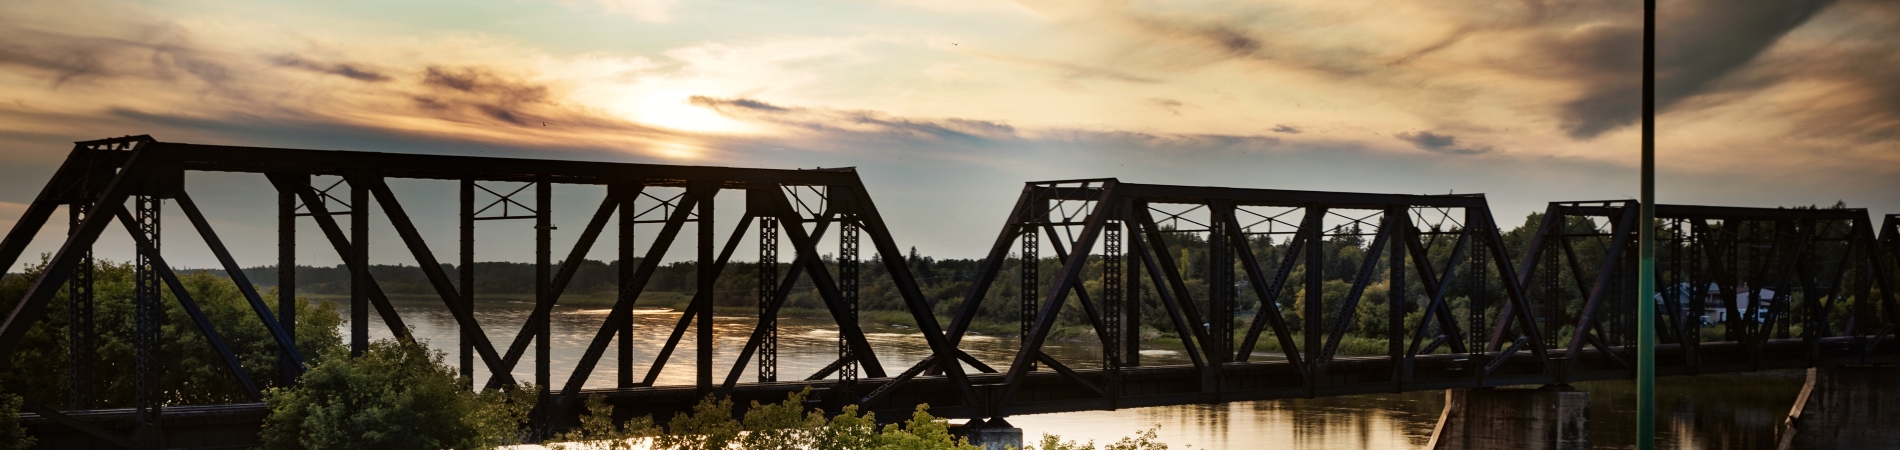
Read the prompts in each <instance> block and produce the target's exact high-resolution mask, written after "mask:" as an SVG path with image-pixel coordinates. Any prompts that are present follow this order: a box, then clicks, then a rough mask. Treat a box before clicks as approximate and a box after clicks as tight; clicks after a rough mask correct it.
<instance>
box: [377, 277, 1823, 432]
mask: <svg viewBox="0 0 1900 450" xmlns="http://www.w3.org/2000/svg"><path fill="white" fill-rule="evenodd" d="M394 302H395V306H396V309H397V311H398V312H399V313H400V314H401V315H402V317H403V320H404V321H405V322H406V323H407V324H408V325H409V326H410V327H411V328H413V329H414V330H415V334H416V336H417V337H418V338H420V339H423V340H425V341H427V342H428V343H429V345H430V346H431V347H434V348H436V349H439V350H442V351H444V352H447V353H449V355H450V356H449V359H450V361H451V363H453V361H454V359H455V356H454V355H455V342H456V339H455V336H456V327H455V320H454V318H453V317H452V316H451V315H450V314H449V313H448V311H447V310H446V309H444V308H443V307H442V306H441V303H440V302H439V301H425V300H394ZM532 307H533V305H532V304H531V303H528V302H519V301H484V302H482V303H480V304H479V305H477V306H476V320H477V321H479V322H480V323H482V324H483V325H482V326H483V328H485V329H486V331H487V333H488V338H489V339H490V340H491V341H493V342H494V343H495V345H496V347H497V348H498V350H500V349H505V348H506V345H507V343H508V342H510V341H511V340H512V339H513V338H514V336H513V333H514V332H515V331H517V330H519V327H520V326H521V324H522V323H523V321H525V320H526V318H527V316H528V312H529V311H530V309H531V308H532ZM606 314H607V310H606V309H604V308H585V307H566V306H562V307H556V308H555V310H554V314H553V316H552V317H551V324H552V327H553V329H552V330H551V335H552V336H553V341H552V343H551V345H550V346H551V349H552V351H553V358H552V361H551V362H550V366H551V367H552V373H553V374H554V377H555V379H554V384H555V385H556V386H559V385H561V384H563V383H564V382H565V381H566V376H567V375H568V374H569V373H571V372H572V371H573V369H574V366H575V364H576V363H577V362H578V360H579V359H580V355H581V353H582V352H583V351H585V350H586V346H587V344H588V342H590V341H591V340H592V339H593V337H594V336H595V334H596V333H597V332H598V331H599V330H600V323H601V321H602V320H603V319H604V318H605V317H606ZM679 315H680V313H679V312H677V311H671V310H640V311H637V312H636V313H635V315H634V318H635V321H634V333H633V335H634V342H635V343H636V346H635V350H634V361H635V362H634V370H635V377H634V378H635V379H640V378H643V377H644V376H645V370H646V367H648V365H649V364H650V363H651V361H652V360H653V358H654V357H655V355H656V354H657V353H658V352H659V349H660V347H661V346H662V345H664V344H665V343H666V338H667V336H668V334H669V333H670V332H671V330H672V327H673V325H674V324H675V323H676V322H677V321H678V320H679ZM371 320H372V321H373V322H374V323H372V324H371V325H370V330H371V333H372V339H382V338H389V337H390V336H391V335H390V333H389V330H388V328H387V327H384V326H383V325H382V323H380V321H378V320H376V319H375V318H374V317H373V315H372V319H371ZM713 322H714V326H713V332H714V335H715V337H714V341H715V347H714V348H715V350H714V352H713V355H714V356H713V358H714V365H713V367H715V368H719V369H717V370H718V371H717V372H715V373H716V375H715V378H717V379H723V378H724V374H725V371H726V370H730V368H731V367H732V363H733V358H734V357H736V356H737V354H738V352H739V350H740V348H741V347H742V346H743V345H744V344H745V339H746V338H747V337H748V336H749V335H750V334H751V332H752V324H753V323H755V319H754V318H752V317H715V318H714V320H713ZM864 328H865V332H866V333H867V338H868V339H870V340H871V345H872V347H873V348H874V349H876V350H877V351H878V352H879V353H878V354H877V358H878V360H879V361H880V362H882V363H883V365H884V367H886V370H888V371H893V372H895V371H897V370H902V368H903V367H907V366H908V365H909V364H911V363H914V362H916V361H917V360H919V359H922V358H923V357H924V356H925V355H927V354H928V348H927V347H926V346H925V345H924V343H923V339H922V338H921V336H919V335H918V334H917V332H916V331H915V330H912V329H909V328H907V327H900V326H889V325H878V324H868V323H867V324H865V326H864ZM343 329H344V330H345V333H347V330H348V329H349V328H348V324H345V325H344V327H343ZM837 336H838V334H837V331H836V327H835V326H832V325H829V320H828V319H821V318H783V319H780V327H779V373H780V377H781V378H785V379H789V378H794V377H798V378H802V377H804V376H806V375H808V374H810V373H812V372H815V371H817V370H818V369H820V368H823V367H824V365H825V364H828V363H830V362H831V361H832V360H834V359H836V358H837V345H838V344H837V339H838V338H837ZM1095 347H1096V346H1095V345H1093V344H1092V343H1080V342H1077V343H1068V342H1052V343H1050V344H1049V345H1048V346H1047V348H1046V349H1045V351H1046V352H1048V353H1049V354H1050V355H1051V356H1054V357H1056V358H1058V359H1061V360H1064V361H1076V362H1078V363H1076V364H1074V365H1076V366H1093V365H1092V364H1086V363H1083V362H1087V361H1098V360H1099V359H1100V353H1099V349H1098V348H1095ZM693 348H694V344H693V333H691V332H690V331H689V332H688V333H687V335H686V337H685V338H683V339H682V341H681V343H680V346H679V348H678V349H677V350H676V351H675V352H674V353H673V355H672V361H670V362H669V363H668V364H666V366H665V367H666V370H663V371H662V372H661V373H660V375H659V378H658V379H659V383H658V384H660V385H689V384H692V383H693V367H694V363H695V355H694V353H695V352H694V351H693V350H692V349H693ZM962 348H963V349H964V350H966V351H969V352H970V353H971V354H972V355H974V356H976V357H977V358H979V359H982V360H984V361H986V362H990V363H992V364H993V365H1006V364H1007V362H1008V360H1009V358H1010V357H1011V356H1012V355H1013V354H1014V351H1013V350H1014V349H1015V348H1016V339H1015V338H1014V337H991V336H969V337H966V338H964V343H963V344H962ZM532 352H533V350H532V349H530V350H529V354H528V355H527V356H525V357H524V358H523V359H522V363H521V364H519V365H518V366H517V367H516V368H515V372H514V376H515V378H516V379H519V380H533V379H534V373H533V364H532V363H531V361H532V360H531V358H532V357H533V354H532ZM615 354H616V353H615V352H614V351H611V350H610V351H608V352H607V353H606V356H604V357H603V358H602V359H601V361H600V364H599V365H598V369H597V370H595V372H594V374H593V375H592V376H591V377H589V378H588V380H587V383H586V386H587V387H589V388H606V387H612V386H613V385H614V383H615V381H616V380H617V379H618V378H617V376H616V374H615V370H616V367H618V365H617V362H616V361H615ZM1142 355H1143V356H1142V358H1143V361H1142V362H1143V363H1144V364H1149V365H1160V364H1186V363H1188V361H1187V358H1186V357H1185V355H1182V354H1181V353H1180V352H1179V351H1177V350H1175V349H1169V348H1161V347H1156V348H1145V349H1143V350H1142ZM999 363H1000V364H999ZM476 367H477V368H476V371H475V374H476V381H477V382H478V383H479V382H482V381H483V380H486V379H487V371H486V369H485V368H482V367H481V365H480V364H477V366H476ZM753 369H755V368H754V367H750V366H749V367H748V371H747V372H746V375H745V377H744V378H742V379H741V380H753V379H756V375H754V373H753V372H752V371H751V370H753ZM1803 377H1804V374H1803V373H1802V372H1798V371H1782V372H1764V373H1758V374H1743V375H1705V376H1699V377H1665V378H1661V379H1658V380H1657V395H1656V398H1657V408H1658V410H1657V417H1656V420H1657V423H1656V430H1657V436H1658V439H1659V440H1660V442H1659V445H1658V447H1659V448H1681V449H1725V448H1736V449H1746V448H1764V447H1771V446H1773V442H1774V439H1775V433H1776V431H1777V428H1778V427H1779V425H1780V422H1781V419H1782V418H1783V417H1784V416H1785V415H1786V414H1787V413H1788V410H1789V408H1790V407H1791V406H1793V404H1794V399H1795V396H1796V395H1798V394H1799V393H1800V390H1801V385H1802V382H1803V380H1804V378H1803ZM1575 387H1577V388H1578V389H1581V390H1584V391H1587V392H1589V393H1590V396H1591V397H1590V402H1591V403H1590V419H1591V434H1592V440H1593V442H1594V443H1595V445H1596V447H1597V448H1602V449H1621V448H1633V447H1634V441H1635V424H1634V423H1633V417H1634V416H1635V411H1634V402H1635V396H1636V392H1635V385H1634V383H1632V382H1629V381H1600V382H1586V383H1578V384H1577V385H1576V386H1575ZM1444 401H1445V395H1444V393H1443V392H1408V393H1402V394H1370V395H1357V396H1349V397H1328V398H1317V399H1291V400H1266V401H1253V402H1233V403H1225V404H1214V405H1180V406H1164V407H1151V408H1132V409H1123V410H1117V411H1089V412H1074V413H1061V414H1038V415H1026V416H1016V417H1010V418H1009V419H1008V420H1009V422H1010V423H1012V424H1015V425H1016V426H1018V427H1021V428H1022V429H1023V433H1024V438H1025V440H1029V441H1034V440H1037V439H1038V437H1040V436H1041V435H1042V434H1043V433H1050V434H1054V435H1057V436H1061V437H1062V438H1063V439H1065V440H1075V441H1089V440H1093V441H1095V442H1096V443H1097V444H1098V445H1099V444H1106V443H1109V442H1113V441H1115V440H1117V439H1120V438H1122V437H1125V436H1130V435H1133V434H1135V433H1137V432H1140V431H1141V430H1146V429H1149V428H1155V427H1158V428H1159V429H1158V433H1157V434H1158V435H1159V437H1160V440H1161V441H1162V442H1166V443H1167V444H1168V445H1169V447H1170V448H1177V449H1178V448H1288V449H1314V450H1317V449H1361V448H1374V449H1409V448H1421V447H1423V446H1424V445H1425V444H1426V443H1427V441H1428V440H1430V439H1431V433H1432V427H1433V426H1434V425H1435V424H1436V423H1437V421H1438V416H1439V412H1440V410H1441V409H1442V408H1443V407H1444Z"/></svg>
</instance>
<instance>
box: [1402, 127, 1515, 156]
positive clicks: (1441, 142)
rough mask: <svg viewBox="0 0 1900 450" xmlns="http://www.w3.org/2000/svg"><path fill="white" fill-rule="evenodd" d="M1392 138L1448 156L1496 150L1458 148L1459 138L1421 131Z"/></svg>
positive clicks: (1469, 147)
mask: <svg viewBox="0 0 1900 450" xmlns="http://www.w3.org/2000/svg"><path fill="white" fill-rule="evenodd" d="M1392 136H1393V137H1396V138H1399V140H1401V141H1405V142H1410V143H1412V146H1414V147H1418V149H1419V150H1424V151H1428V152H1432V153H1440V154H1446V155H1482V154H1485V153H1490V152H1491V151H1492V150H1495V149H1493V148H1491V147H1488V146H1487V147H1471V146H1465V147H1458V146H1457V145H1458V138H1456V137H1453V136H1452V135H1449V134H1438V133H1433V132H1430V131H1420V132H1416V133H1413V132H1409V131H1408V132H1402V133H1398V134H1394V135H1392Z"/></svg>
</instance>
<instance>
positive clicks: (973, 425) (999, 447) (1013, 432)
mask: <svg viewBox="0 0 1900 450" xmlns="http://www.w3.org/2000/svg"><path fill="white" fill-rule="evenodd" d="M953 431H955V432H957V433H958V434H961V435H963V437H964V438H965V439H969V441H970V445H975V446H978V447H983V450H1003V449H1006V448H1023V429H1021V428H1016V426H1015V425H1010V424H1009V422H1008V421H1004V420H1003V418H1001V417H994V418H991V419H990V420H987V421H985V420H983V419H970V422H969V423H965V424H963V426H962V427H960V429H959V430H953Z"/></svg>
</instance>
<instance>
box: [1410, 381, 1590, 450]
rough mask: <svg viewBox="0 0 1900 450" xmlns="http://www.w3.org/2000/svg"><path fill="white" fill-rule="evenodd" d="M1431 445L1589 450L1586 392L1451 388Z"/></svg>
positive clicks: (1480, 449) (1486, 449)
mask: <svg viewBox="0 0 1900 450" xmlns="http://www.w3.org/2000/svg"><path fill="white" fill-rule="evenodd" d="M1427 448H1431V449H1469V450H1491V449H1500V450H1503V449H1510V450H1518V449H1559V450H1570V449H1588V448H1590V393H1588V392H1582V391H1576V390H1570V389H1569V388H1568V387H1562V388H1558V387H1548V386H1547V387H1545V388H1542V389H1452V390H1447V391H1445V413H1444V415H1442V416H1439V418H1438V428H1437V429H1436V430H1434V431H1433V432H1432V442H1431V444H1430V445H1428V446H1427Z"/></svg>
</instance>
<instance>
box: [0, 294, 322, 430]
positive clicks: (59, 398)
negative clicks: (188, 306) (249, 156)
mask: <svg viewBox="0 0 1900 450" xmlns="http://www.w3.org/2000/svg"><path fill="white" fill-rule="evenodd" d="M45 269H46V265H45V262H44V261H42V262H41V263H39V264H36V265H33V266H29V267H27V268H26V270H25V271H24V272H23V273H20V274H12V275H6V276H4V277H0V311H10V310H12V309H13V308H14V307H15V306H17V305H18V303H19V301H20V299H21V298H22V297H24V296H25V295H26V291H27V289H28V288H30V287H31V286H32V284H33V281H34V280H36V279H38V278H39V276H40V274H41V272H43V271H44V270H45ZM133 274H134V267H133V265H132V263H130V262H125V261H119V262H114V261H108V260H106V259H103V258H101V259H99V260H97V261H95V262H94V264H93V272H92V281H93V314H94V319H93V320H94V326H95V327H96V328H95V331H96V333H97V335H96V337H95V339H96V340H95V341H94V342H93V358H92V359H91V362H92V376H93V377H94V378H93V383H94V384H93V385H92V386H85V387H88V388H91V389H92V392H93V401H92V402H91V404H90V405H84V406H87V407H101V408H112V407H129V406H132V402H133V398H134V397H135V392H134V391H135V389H134V383H133V382H132V377H133V374H134V370H135V366H134V365H133V364H132V363H131V361H133V360H134V359H135V358H134V353H135V352H136V349H135V347H134V345H133V343H134V342H135V339H134V338H133V332H134V330H135V328H136V325H135V324H136V322H135V320H134V317H133V312H134V311H135V309H136V308H135V306H134V303H133V297H134V294H133V292H134V289H133V285H134V276H133ZM178 278H179V281H180V282H182V283H183V285H184V287H185V291H186V292H188V293H190V295H191V298H192V300H193V301H195V302H196V303H197V304H198V307H199V309H200V310H201V311H202V312H203V313H204V315H205V318H206V319H207V320H209V321H210V323H211V326H212V328H213V329H216V330H217V331H218V333H219V334H220V335H222V336H223V337H224V339H225V342H226V343H228V344H229V345H230V346H231V351H232V352H233V353H235V354H236V356H237V359H238V362H239V363H240V365H241V366H243V367H244V369H245V371H246V372H248V373H249V374H250V376H251V380H252V381H254V382H256V383H257V384H258V387H260V388H270V387H278V386H279V383H280V380H281V378H280V377H279V376H278V371H279V370H280V369H281V367H280V366H279V364H278V359H277V358H278V356H277V341H276V340H275V339H273V338H272V337H271V335H270V331H269V330H268V329H266V328H265V327H264V323H263V322H262V321H259V320H258V318H257V313H256V312H255V311H254V310H252V309H251V305H250V303H249V302H248V301H247V300H245V298H244V294H243V292H242V291H240V290H238V287H237V285H236V284H233V283H232V282H231V279H230V278H225V277H224V276H221V275H218V274H216V273H212V272H207V271H185V272H179V273H178ZM160 292H161V296H162V297H163V302H162V304H163V305H164V316H165V317H164V319H163V321H162V325H161V328H162V331H161V332H160V333H159V349H158V353H159V354H160V355H163V357H162V358H161V360H162V363H161V364H160V366H161V369H160V370H159V373H160V375H159V380H158V382H159V389H160V390H161V392H162V393H161V394H160V401H162V402H163V403H164V404H165V405H204V404H223V403H242V402H249V401H251V396H250V394H249V393H247V392H245V391H244V388H243V386H242V385H240V384H238V383H237V382H236V378H234V377H232V376H231V372H230V371H229V369H227V368H226V366H225V363H224V359H223V358H222V357H220V356H218V353H217V351H216V350H213V349H212V347H211V345H210V344H208V343H207V342H206V341H205V337H204V333H203V332H202V331H200V330H199V329H198V326H197V324H196V323H195V322H193V321H192V319H191V316H189V315H187V313H186V312H185V308H184V306H182V305H181V304H180V303H179V301H178V299H177V298H176V297H175V296H174V295H172V291H171V289H170V288H169V287H165V288H163V289H161V290H160ZM68 294H69V292H68V290H67V289H59V290H58V291H57V292H55V293H54V296H53V299H52V301H51V302H49V303H48V304H47V309H46V316H45V317H44V318H42V319H40V320H39V321H38V322H34V323H33V325H32V326H31V327H29V328H28V329H27V333H26V335H25V336H22V337H21V339H20V342H19V344H18V345H17V346H16V347H14V351H13V353H12V354H10V355H8V356H7V358H5V359H4V360H0V384H4V385H5V386H6V387H7V392H8V393H12V394H17V395H19V396H21V397H24V398H25V399H27V400H30V401H33V402H35V403H39V404H41V405H46V406H49V407H51V406H61V407H63V406H65V405H69V404H71V400H72V399H71V397H70V394H71V392H72V391H73V389H72V386H70V385H69V384H70V382H71V378H69V371H68V370H67V369H66V367H67V358H68V355H69V354H70V352H71V350H70V349H69V348H68V345H69V344H70V341H68V339H67V333H68V331H69V330H68V325H69V324H68V321H69V320H68V318H69V316H68V314H67V313H68V307H69V306H70V305H71V300H70V299H69V298H68ZM260 294H262V296H263V297H264V298H265V299H269V300H268V301H266V302H265V306H266V307H267V308H269V309H270V310H271V312H272V314H275V313H277V308H278V305H277V301H276V297H277V293H276V292H274V291H272V290H268V289H266V290H263V291H262V292H260ZM296 314H297V324H296V332H295V334H296V339H297V348H299V349H302V350H303V353H304V356H305V357H306V361H305V362H306V363H308V364H318V363H320V362H321V359H322V358H323V357H324V355H327V354H329V351H328V350H329V349H332V348H339V347H341V346H342V342H343V338H342V335H341V334H339V332H338V330H339V329H340V325H341V324H342V323H343V315H342V314H341V313H339V312H338V311H337V306H336V305H335V304H332V303H327V302H313V301H310V300H309V299H307V298H301V297H300V298H298V299H297V303H296ZM54 368H56V369H54Z"/></svg>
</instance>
